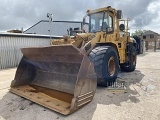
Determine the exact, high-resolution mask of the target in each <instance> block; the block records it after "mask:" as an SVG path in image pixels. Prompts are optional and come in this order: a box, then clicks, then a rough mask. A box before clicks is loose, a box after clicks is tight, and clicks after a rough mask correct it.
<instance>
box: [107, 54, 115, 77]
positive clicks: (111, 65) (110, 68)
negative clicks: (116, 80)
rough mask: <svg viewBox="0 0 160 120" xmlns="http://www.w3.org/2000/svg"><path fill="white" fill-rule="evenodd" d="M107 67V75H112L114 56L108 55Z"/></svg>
mask: <svg viewBox="0 0 160 120" xmlns="http://www.w3.org/2000/svg"><path fill="white" fill-rule="evenodd" d="M107 67H108V73H109V75H110V76H113V75H114V73H115V71H116V63H115V60H114V57H110V59H109V61H108V66H107Z"/></svg>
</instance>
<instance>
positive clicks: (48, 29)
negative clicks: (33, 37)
mask: <svg viewBox="0 0 160 120" xmlns="http://www.w3.org/2000/svg"><path fill="white" fill-rule="evenodd" d="M70 28H79V29H80V30H81V29H82V22H80V21H52V22H49V21H48V20H41V21H39V22H38V23H36V24H34V25H33V26H31V27H30V28H28V29H27V30H25V31H24V33H29V34H43V35H58V36H63V35H67V34H68V31H67V30H69V29H70Z"/></svg>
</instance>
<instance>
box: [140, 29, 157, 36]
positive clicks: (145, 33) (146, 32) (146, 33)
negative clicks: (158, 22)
mask: <svg viewBox="0 0 160 120" xmlns="http://www.w3.org/2000/svg"><path fill="white" fill-rule="evenodd" d="M150 34H158V33H156V32H154V31H151V30H147V31H145V32H143V33H142V35H150ZM158 35H159V34H158Z"/></svg>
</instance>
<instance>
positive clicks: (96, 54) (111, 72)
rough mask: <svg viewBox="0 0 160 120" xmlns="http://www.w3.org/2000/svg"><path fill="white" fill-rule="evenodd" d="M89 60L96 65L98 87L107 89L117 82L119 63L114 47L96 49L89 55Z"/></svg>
mask: <svg viewBox="0 0 160 120" xmlns="http://www.w3.org/2000/svg"><path fill="white" fill-rule="evenodd" d="M89 59H90V60H91V62H93V64H94V68H95V72H96V75H97V85H98V86H105V87H106V86H109V85H110V84H112V83H113V82H115V80H116V78H117V75H118V71H119V61H118V55H117V52H116V50H115V48H114V47H110V46H99V47H96V48H95V49H93V50H92V51H91V53H90V54H89Z"/></svg>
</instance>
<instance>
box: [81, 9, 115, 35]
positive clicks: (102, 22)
mask: <svg viewBox="0 0 160 120" xmlns="http://www.w3.org/2000/svg"><path fill="white" fill-rule="evenodd" d="M85 19H86V20H88V21H87V23H88V29H89V30H88V32H90V33H96V32H101V31H103V32H107V33H108V32H112V31H113V30H114V29H113V28H114V27H113V17H112V16H111V15H109V14H108V12H104V11H102V12H97V13H91V14H88V16H86V18H85ZM84 21H85V20H84Z"/></svg>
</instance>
